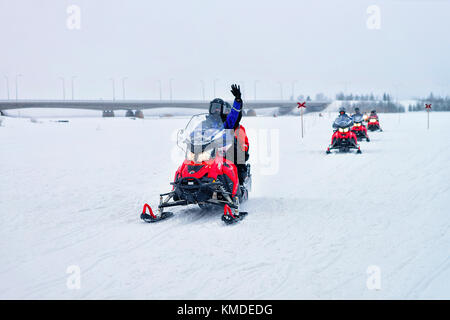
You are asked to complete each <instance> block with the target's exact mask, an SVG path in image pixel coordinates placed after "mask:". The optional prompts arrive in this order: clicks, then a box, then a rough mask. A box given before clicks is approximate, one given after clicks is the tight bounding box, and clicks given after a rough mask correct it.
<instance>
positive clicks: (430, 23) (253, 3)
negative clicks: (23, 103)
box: [0, 0, 450, 99]
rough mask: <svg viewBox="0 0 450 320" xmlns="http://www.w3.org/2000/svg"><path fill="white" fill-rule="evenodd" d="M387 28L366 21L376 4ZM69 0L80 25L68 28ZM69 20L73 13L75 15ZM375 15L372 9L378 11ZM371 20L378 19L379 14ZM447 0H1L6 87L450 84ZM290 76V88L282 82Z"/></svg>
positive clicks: (194, 92) (186, 93) (417, 91)
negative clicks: (256, 81)
mask: <svg viewBox="0 0 450 320" xmlns="http://www.w3.org/2000/svg"><path fill="white" fill-rule="evenodd" d="M374 4H375V5H377V6H378V7H379V9H380V20H379V21H380V29H369V28H368V26H367V22H368V19H370V18H371V17H373V14H370V13H367V9H368V7H369V6H370V5H374ZM70 5H76V6H78V7H79V8H80V29H69V28H68V26H67V20H68V19H69V16H71V14H69V13H67V8H68V7H69V6H70ZM70 21H72V20H70ZM370 21H372V22H373V20H370ZM372 25H373V24H372ZM449 32H450V1H446V0H434V1H433V0H431V1H427V0H391V1H365V0H345V1H337V0H329V1H325V0H322V1H320V0H318V1H299V0H292V1H288V0H276V1H275V0H273V1H265V0H226V1H225V0H220V1H218V0H172V1H171V0H164V1H156V0H129V1H123V0H70V1H69V0H0V41H1V46H0V76H1V79H0V81H1V82H0V84H1V85H0V99H5V98H6V97H7V93H6V79H5V78H4V77H3V76H7V77H8V78H9V87H10V88H9V89H10V95H11V98H13V97H14V98H15V77H16V74H22V75H23V76H22V77H20V78H19V98H38V99H45V98H48V99H58V98H61V97H62V81H61V79H59V77H65V79H66V80H65V81H66V83H65V85H66V95H67V97H68V98H70V97H71V77H72V76H76V77H77V78H76V79H75V80H74V87H75V90H74V94H75V98H78V99H99V98H103V99H111V97H112V82H111V80H110V78H114V79H115V86H116V98H117V99H120V98H122V80H121V79H122V77H124V76H126V77H127V78H128V79H127V80H126V82H125V86H126V97H127V98H130V99H159V84H158V80H161V81H162V91H163V92H162V93H163V99H168V98H169V79H171V78H172V79H173V81H172V84H173V98H174V99H201V98H202V86H201V82H200V81H201V80H203V81H204V83H205V96H206V99H212V98H213V81H214V79H218V80H217V81H216V85H217V88H216V96H221V97H224V98H230V94H229V89H228V87H229V85H230V84H231V83H232V82H240V83H242V84H243V86H245V98H247V99H254V95H255V92H254V83H255V82H254V81H255V80H259V82H258V83H257V85H256V88H257V92H256V93H257V98H258V99H278V98H280V96H281V94H283V97H284V98H285V99H288V98H289V97H290V95H291V92H292V82H293V81H295V80H296V81H298V82H297V83H296V84H295V87H294V89H295V95H296V96H297V95H298V94H300V93H303V94H310V95H312V96H313V95H315V94H316V93H317V92H324V93H326V94H328V95H331V94H334V93H335V92H337V91H340V90H345V89H346V90H347V91H348V92H351V91H352V92H360V93H361V92H371V91H372V92H374V93H381V92H383V90H388V91H390V92H391V93H392V94H394V95H395V94H396V92H397V91H398V93H399V95H400V98H409V97H412V96H422V95H425V94H428V93H429V92H430V91H431V90H433V91H434V92H436V93H444V92H445V93H447V94H450V40H449V39H450V37H449ZM280 82H281V84H282V93H281V91H280V84H279V83H280Z"/></svg>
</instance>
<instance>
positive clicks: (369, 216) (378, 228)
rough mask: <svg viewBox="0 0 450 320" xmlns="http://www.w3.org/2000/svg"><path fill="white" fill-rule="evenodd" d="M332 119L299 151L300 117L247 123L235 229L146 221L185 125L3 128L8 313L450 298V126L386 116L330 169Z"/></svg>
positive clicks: (212, 220)
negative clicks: (105, 306)
mask: <svg viewBox="0 0 450 320" xmlns="http://www.w3.org/2000/svg"><path fill="white" fill-rule="evenodd" d="M333 116H334V114H331V117H333ZM331 117H330V114H329V113H328V112H327V113H324V117H321V118H319V117H318V116H317V115H316V114H307V115H305V124H306V129H305V138H304V139H303V140H302V139H301V138H300V127H299V124H300V119H299V117H277V118H273V117H254V118H244V119H243V124H244V125H245V126H246V128H247V131H248V134H249V139H250V148H251V149H250V151H251V156H250V163H251V164H252V169H253V187H254V188H253V191H252V192H251V193H250V200H249V201H248V202H247V203H245V204H244V205H243V207H244V208H243V209H244V210H246V211H249V212H250V213H249V215H248V217H247V218H246V219H245V220H243V221H242V222H241V223H239V224H237V225H233V226H225V225H224V224H223V223H222V221H221V220H220V216H221V212H220V211H219V212H212V213H211V212H203V211H201V210H200V209H198V208H196V207H192V208H188V209H187V210H185V211H183V212H181V211H180V210H179V209H177V210H174V211H175V212H176V215H175V217H173V218H172V219H169V220H167V221H164V222H161V223H158V224H146V223H144V222H142V221H141V220H140V219H139V213H140V211H141V210H142V205H143V204H144V202H149V203H151V204H152V205H153V206H156V205H157V203H158V200H159V197H158V195H159V193H161V192H166V191H168V190H170V186H169V182H170V180H171V179H172V178H173V174H174V172H175V169H176V168H177V166H178V165H179V159H177V157H179V156H180V154H179V153H178V152H177V148H176V147H175V140H174V138H175V135H176V130H177V129H178V128H181V127H183V126H184V124H185V123H186V121H187V118H161V119H157V118H146V119H143V120H140V119H137V120H132V119H127V118H79V117H78V118H70V119H69V120H70V122H69V123H58V122H54V120H55V119H37V121H34V122H31V121H30V120H29V119H24V118H21V119H18V118H7V117H2V120H3V122H2V126H1V127H0V146H1V147H0V177H1V179H0V257H1V258H0V259H1V263H0V298H2V299H15V298H18V299H24V298H37V299H41V298H50V299H54V298H61V299H79V298H82V299H98V298H119V299H128V298H138V299H140V298H145V299H164V298H168V299H172V298H173V299H216V298H217V299H244V298H246V299H301V298H306V299H317V298H320V299H324V298H332V299H344V298H355V299H369V298H373V299H381V298H393V299H428V298H446V299H449V298H450V282H449V281H448V280H449V279H450V255H449V253H450V230H449V226H450V218H449V217H450V215H449V212H450V211H449V209H448V204H449V201H450V161H449V160H450V139H449V136H450V127H449V126H448V124H449V123H450V113H432V114H431V129H430V130H427V129H426V114H425V113H407V114H401V115H400V116H399V115H397V114H386V115H385V114H381V115H380V119H381V124H382V126H383V128H384V130H385V131H384V132H376V133H371V134H370V137H371V139H372V141H371V142H369V143H367V142H361V150H362V151H363V154H361V155H356V154H331V155H326V154H325V149H326V147H327V145H328V143H329V140H330V137H331V122H332V118H331ZM70 266H76V267H75V269H73V267H72V268H70ZM371 266H375V267H371ZM68 267H69V271H71V270H72V271H73V270H77V268H78V267H79V270H80V288H79V289H70V288H72V286H70V285H69V287H68V286H67V282H68V280H69V284H70V283H71V282H70V281H71V280H73V279H74V278H73V276H76V274H77V273H76V271H75V273H74V274H70V273H67V270H68ZM368 270H369V273H367V271H368ZM373 270H375V271H379V273H378V272H375V273H370V272H372V271H373ZM378 275H379V278H377V276H378ZM368 279H369V280H370V279H372V280H373V279H375V280H376V279H379V280H380V282H379V284H380V287H379V290H370V289H369V288H372V287H371V286H369V287H368V286H367V282H368ZM369 282H370V283H372V282H371V281H369ZM75 283H76V282H75ZM374 283H377V282H376V281H375V282H374Z"/></svg>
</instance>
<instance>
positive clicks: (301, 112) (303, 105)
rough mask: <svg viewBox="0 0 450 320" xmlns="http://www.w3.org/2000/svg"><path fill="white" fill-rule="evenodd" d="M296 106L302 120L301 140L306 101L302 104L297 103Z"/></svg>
mask: <svg viewBox="0 0 450 320" xmlns="http://www.w3.org/2000/svg"><path fill="white" fill-rule="evenodd" d="M297 105H298V107H297V108H299V109H300V118H301V119H302V139H303V108H305V109H306V101H305V102H302V103H300V102H297Z"/></svg>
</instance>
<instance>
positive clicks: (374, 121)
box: [367, 112, 383, 131]
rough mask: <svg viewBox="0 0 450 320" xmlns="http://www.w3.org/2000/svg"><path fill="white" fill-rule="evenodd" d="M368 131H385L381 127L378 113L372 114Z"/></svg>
mask: <svg viewBox="0 0 450 320" xmlns="http://www.w3.org/2000/svg"><path fill="white" fill-rule="evenodd" d="M367 129H368V130H370V131H377V130H379V131H383V129H381V127H380V121H379V119H378V115H377V114H376V113H373V112H372V113H371V114H370V116H369V118H368V119H367Z"/></svg>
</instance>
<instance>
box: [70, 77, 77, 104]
mask: <svg viewBox="0 0 450 320" xmlns="http://www.w3.org/2000/svg"><path fill="white" fill-rule="evenodd" d="M76 77H77V76H72V77H71V79H70V80H71V81H70V82H71V89H72V100H73V99H74V95H75V94H74V91H73V80H74V79H75V78H76Z"/></svg>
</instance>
